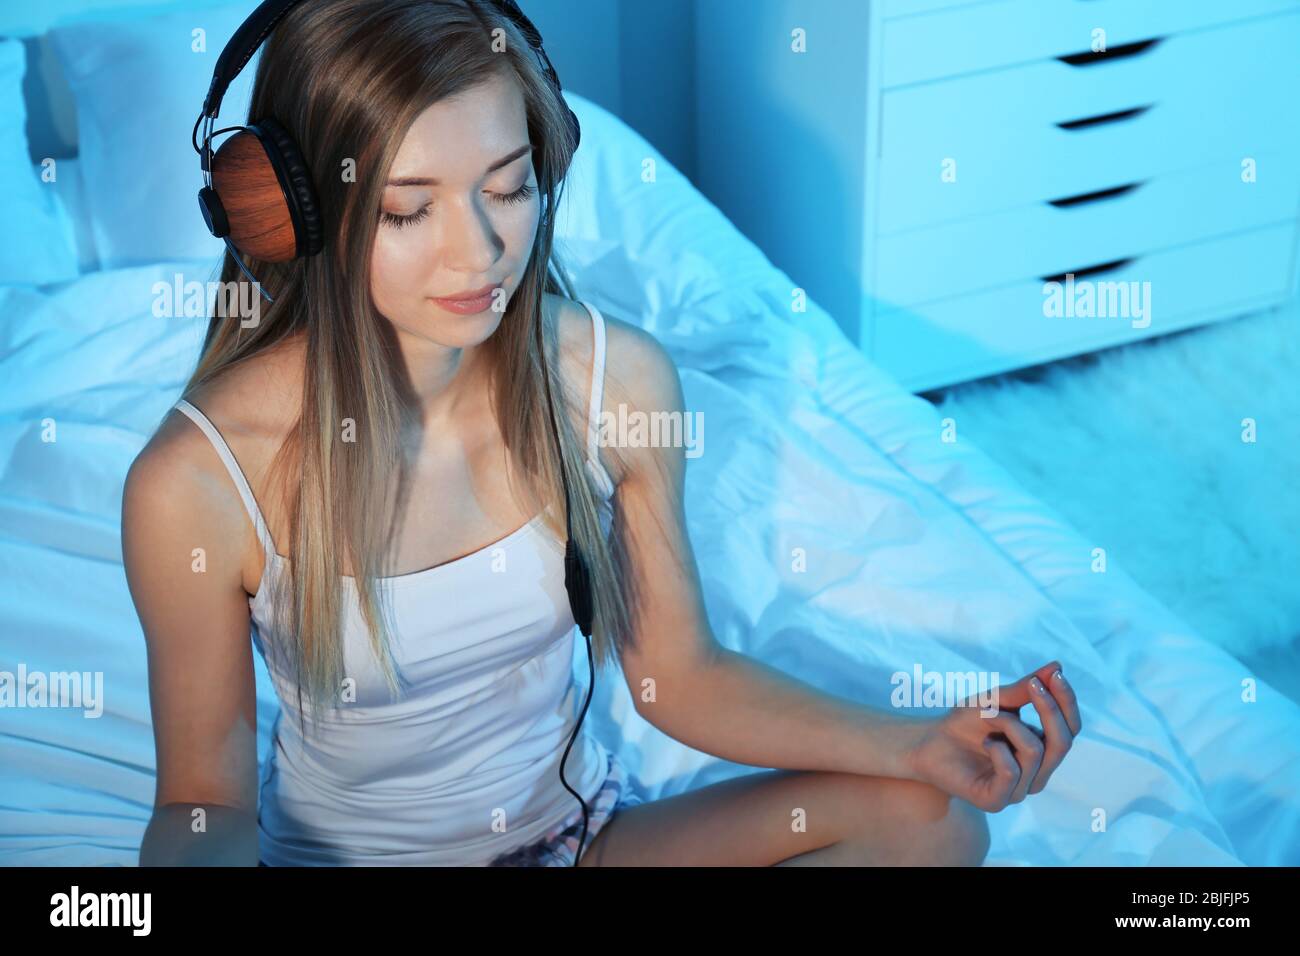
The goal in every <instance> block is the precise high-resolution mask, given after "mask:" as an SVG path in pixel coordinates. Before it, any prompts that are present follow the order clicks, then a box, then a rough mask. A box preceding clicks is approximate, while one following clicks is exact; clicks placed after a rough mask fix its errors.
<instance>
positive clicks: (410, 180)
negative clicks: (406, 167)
mask: <svg viewBox="0 0 1300 956" xmlns="http://www.w3.org/2000/svg"><path fill="white" fill-rule="evenodd" d="M535 148H536V147H534V146H533V145H531V144H525V145H523V146H520V147H519V148H518V149H517V150H515V151H514V152H513V153H510V154H509V155H508V156H502V157H501V158H500V159H498V160H497V161H496V162H495V163H493V164H492V165H491V166H489V167H488V168H487V170H486V171H485V172H484V175H487V173H494V172H496V171H497V170H498V169H500V168H501V167H502V166H509V165H510V164H511V163H513V162H514V161H515V160H516V159H518V158H519V157H520V156H522V155H524V154H525V153H527V152H530V151H531V150H533V149H535ZM439 182H440V180H437V179H434V178H432V177H430V176H402V177H399V178H398V179H390V180H389V181H388V185H389V186H437V185H438V184H439Z"/></svg>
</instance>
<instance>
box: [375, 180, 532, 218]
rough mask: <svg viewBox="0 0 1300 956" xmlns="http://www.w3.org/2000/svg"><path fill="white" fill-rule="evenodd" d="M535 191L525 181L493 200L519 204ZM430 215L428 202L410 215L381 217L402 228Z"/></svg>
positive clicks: (505, 203) (386, 214) (388, 213)
mask: <svg viewBox="0 0 1300 956" xmlns="http://www.w3.org/2000/svg"><path fill="white" fill-rule="evenodd" d="M535 191H536V190H534V189H533V187H532V186H530V185H529V184H528V183H524V184H523V185H522V186H520V187H519V188H518V189H516V190H515V191H514V192H512V193H507V194H506V195H504V196H502V195H493V197H492V201H493V202H496V203H501V204H502V205H517V204H518V203H524V202H527V201H528V200H529V199H531V198H532V195H533V193H534V192H535ZM428 215H429V206H428V204H426V205H424V206H421V207H420V208H419V209H417V210H416V211H415V212H413V213H411V214H410V215H409V216H399V215H397V214H396V213H392V212H385V213H383V214H382V215H381V217H380V218H381V219H382V220H383V221H384V222H385V223H387V224H388V225H390V226H393V227H394V228H397V229H401V228H403V227H405V226H410V225H414V224H415V223H417V222H420V221H421V220H422V219H424V218H426V217H427V216H428Z"/></svg>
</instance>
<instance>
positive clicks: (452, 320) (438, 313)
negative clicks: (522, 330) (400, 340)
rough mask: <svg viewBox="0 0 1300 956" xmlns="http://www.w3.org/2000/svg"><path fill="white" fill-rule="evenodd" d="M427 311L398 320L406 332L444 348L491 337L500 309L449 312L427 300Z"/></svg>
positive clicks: (465, 345) (477, 342) (478, 341)
mask: <svg viewBox="0 0 1300 956" xmlns="http://www.w3.org/2000/svg"><path fill="white" fill-rule="evenodd" d="M429 308H430V312H429V314H427V315H425V316H422V317H421V318H420V319H417V320H415V321H408V322H404V323H403V324H402V330H403V331H404V332H406V333H407V334H408V335H412V336H415V337H416V338H421V339H425V340H426V341H429V342H434V343H436V344H438V345H442V346H445V347H447V348H457V349H463V348H472V347H473V346H475V345H481V344H482V343H483V342H486V341H487V340H488V339H490V338H491V337H492V333H494V332H495V331H496V330H497V326H499V325H500V324H501V320H502V318H504V317H505V315H504V313H501V312H493V311H492V310H490V309H489V310H488V311H486V312H480V313H477V314H475V315H452V314H449V313H447V312H444V311H443V310H442V309H440V308H438V306H437V305H435V304H433V303H429Z"/></svg>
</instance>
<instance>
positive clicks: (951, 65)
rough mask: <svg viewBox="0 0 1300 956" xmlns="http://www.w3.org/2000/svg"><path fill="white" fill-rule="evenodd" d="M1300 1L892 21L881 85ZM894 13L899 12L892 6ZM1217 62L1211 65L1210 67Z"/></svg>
mask: <svg viewBox="0 0 1300 956" xmlns="http://www.w3.org/2000/svg"><path fill="white" fill-rule="evenodd" d="M1296 8H1297V0H1146V2H1138V0H1001V2H994V3H976V4H972V5H968V6H961V7H956V8H952V9H942V10H938V11H935V12H931V13H925V14H919V15H917V16H903V17H895V18H891V19H886V20H885V21H884V23H883V25H882V35H883V46H882V51H881V57H882V60H881V83H882V85H883V86H884V87H885V88H889V87H893V86H901V85H904V84H909V83H923V82H928V81H931V80H937V79H942V78H944V77H949V76H959V75H961V74H964V73H974V72H976V71H979V70H990V69H1000V68H1002V67H1005V66H1008V65H1011V64H1016V63H1029V62H1032V61H1034V60H1041V59H1044V58H1047V57H1056V56H1068V55H1071V54H1078V53H1088V52H1090V51H1091V50H1092V48H1093V31H1094V30H1096V29H1104V30H1105V31H1106V32H1105V41H1106V48H1107V49H1108V50H1111V49H1114V48H1115V47H1117V46H1122V45H1124V44H1126V43H1134V42H1137V41H1141V40H1147V39H1150V38H1151V37H1155V36H1167V35H1168V34H1170V33H1175V32H1182V31H1186V30H1196V29H1200V28H1202V27H1208V26H1215V25H1219V24H1224V23H1231V22H1233V21H1235V20H1244V19H1247V18H1249V17H1253V16H1258V15H1261V14H1268V13H1278V12H1282V11H1286V10H1295V9H1296ZM891 9H893V8H891ZM1210 65H1212V64H1207V66H1210Z"/></svg>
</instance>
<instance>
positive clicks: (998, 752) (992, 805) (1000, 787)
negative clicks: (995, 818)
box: [980, 737, 1020, 813]
mask: <svg viewBox="0 0 1300 956" xmlns="http://www.w3.org/2000/svg"><path fill="white" fill-rule="evenodd" d="M984 750H985V751H986V752H987V753H988V755H989V759H990V760H992V761H993V773H994V779H993V784H992V786H991V788H990V792H989V797H990V802H989V804H988V805H987V806H983V807H981V808H980V809H981V810H986V811H988V812H989V813H998V812H999V811H1001V810H1004V809H1006V806H1007V804H1009V803H1011V795H1012V794H1013V793H1014V792H1015V789H1016V784H1018V783H1019V782H1020V764H1018V763H1016V758H1015V757H1013V756H1012V754H1011V748H1010V747H1008V746H1007V745H1006V743H1005V742H1003V741H1001V740H995V739H994V738H992V737H985V738H984Z"/></svg>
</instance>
